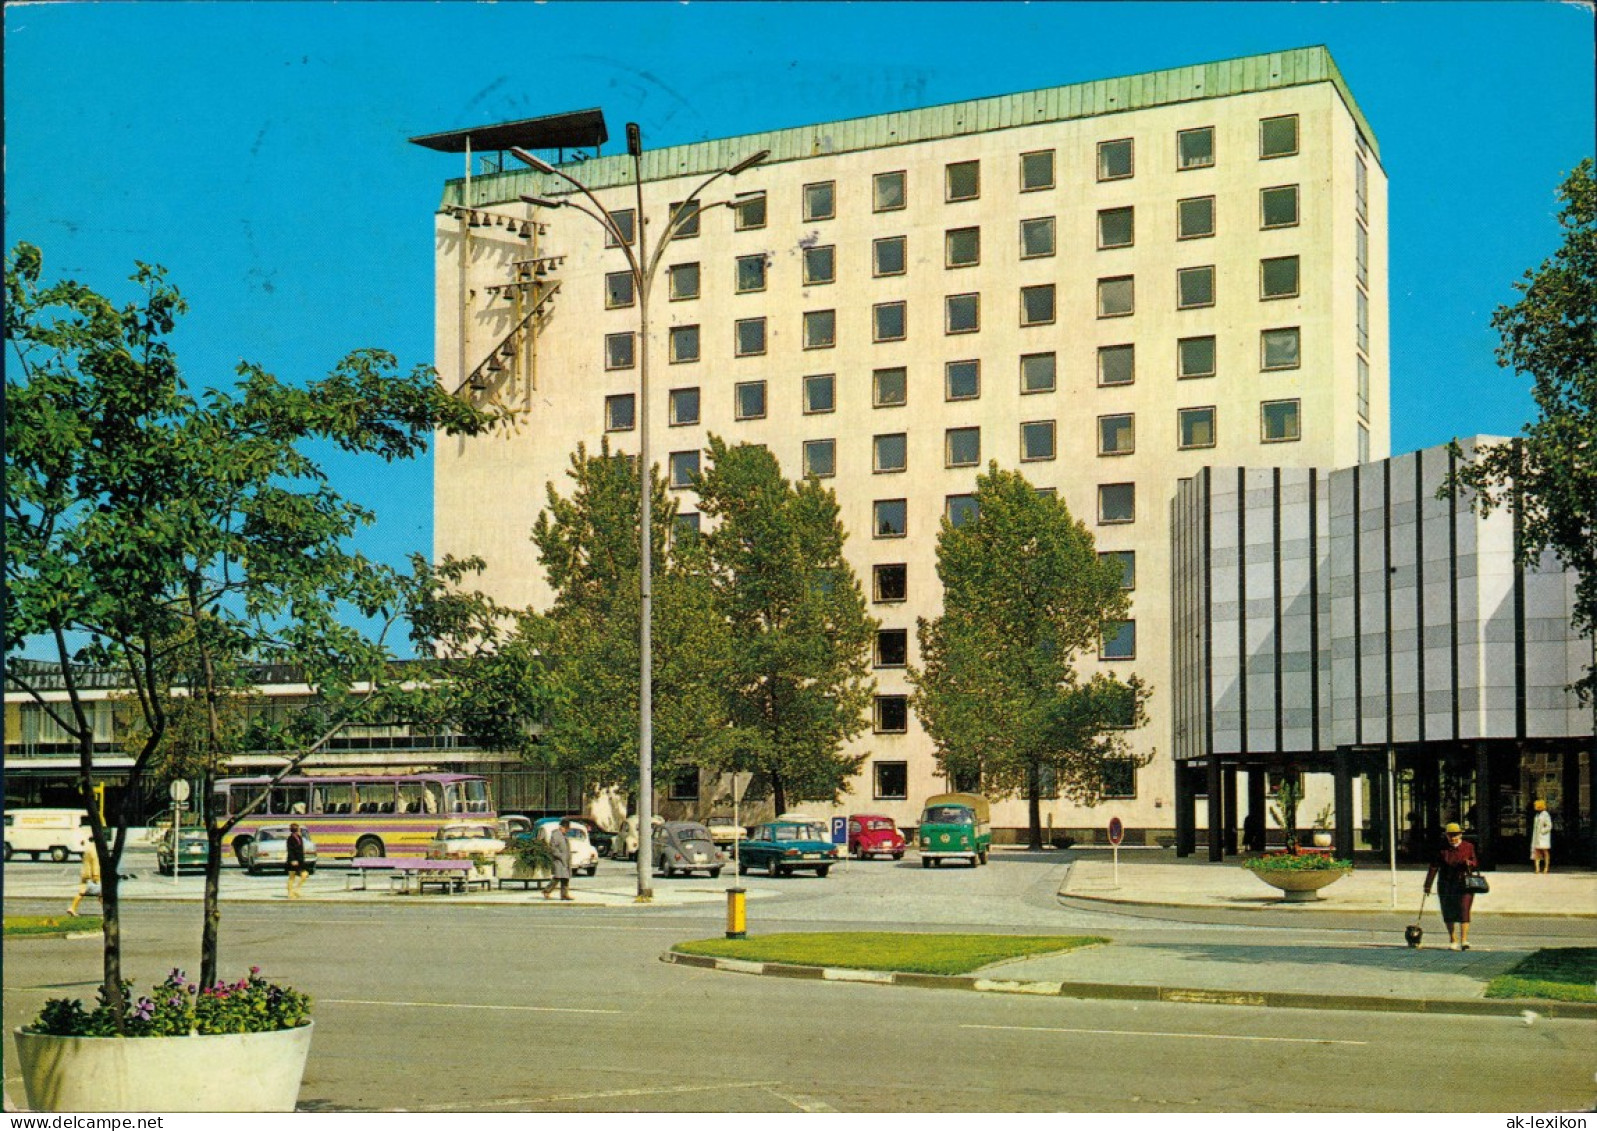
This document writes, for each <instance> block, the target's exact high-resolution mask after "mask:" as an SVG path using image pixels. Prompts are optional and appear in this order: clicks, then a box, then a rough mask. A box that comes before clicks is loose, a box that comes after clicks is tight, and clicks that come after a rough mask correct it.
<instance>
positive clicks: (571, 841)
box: [537, 817, 599, 876]
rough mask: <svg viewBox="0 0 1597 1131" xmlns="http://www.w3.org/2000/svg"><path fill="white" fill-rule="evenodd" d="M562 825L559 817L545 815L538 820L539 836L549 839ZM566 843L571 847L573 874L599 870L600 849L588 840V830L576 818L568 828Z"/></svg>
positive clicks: (590, 872)
mask: <svg viewBox="0 0 1597 1131" xmlns="http://www.w3.org/2000/svg"><path fill="white" fill-rule="evenodd" d="M559 827H560V818H559V817H545V818H544V819H543V820H541V821H539V822H538V825H537V830H538V837H539V839H541V840H548V839H549V838H550V837H551V836H552V835H554V831H555V829H557V828H559ZM566 844H567V845H568V846H569V847H570V848H571V874H572V875H573V876H575V875H576V874H577V873H579V872H580V873H581V874H582V875H584V876H591V875H593V874H594V873H596V872H598V870H599V850H598V849H597V848H595V847H593V844H592V843H591V842H590V841H589V840H588V830H587V829H586V828H585V827H584V826H582V825H579V824H578V823H577V822H576V821H575V820H572V822H571V824H570V825H569V826H567V828H566Z"/></svg>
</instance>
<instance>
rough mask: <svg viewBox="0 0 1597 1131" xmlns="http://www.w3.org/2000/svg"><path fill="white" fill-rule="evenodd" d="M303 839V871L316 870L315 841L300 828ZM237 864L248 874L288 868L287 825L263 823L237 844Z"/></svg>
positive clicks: (282, 870)
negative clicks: (247, 837) (253, 832)
mask: <svg viewBox="0 0 1597 1131" xmlns="http://www.w3.org/2000/svg"><path fill="white" fill-rule="evenodd" d="M299 835H300V836H301V837H302V838H303V839H304V841H305V871H307V872H314V871H316V842H315V841H314V840H312V839H311V834H310V833H308V832H305V831H304V830H303V829H301V830H300V834H299ZM238 862H239V865H240V866H241V867H242V868H243V869H244V870H245V871H246V872H248V873H250V875H252V876H253V875H256V874H258V873H260V872H265V871H268V870H270V871H273V872H286V871H287V870H288V826H287V825H265V826H263V827H262V828H260V829H257V830H256V832H255V835H254V836H253V837H251V838H250V839H249V840H248V841H247V842H245V843H243V844H241V845H239V848H238Z"/></svg>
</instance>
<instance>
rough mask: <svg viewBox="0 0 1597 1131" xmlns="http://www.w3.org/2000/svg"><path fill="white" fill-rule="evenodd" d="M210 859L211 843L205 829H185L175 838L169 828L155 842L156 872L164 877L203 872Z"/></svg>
mask: <svg viewBox="0 0 1597 1131" xmlns="http://www.w3.org/2000/svg"><path fill="white" fill-rule="evenodd" d="M174 839H175V840H176V842H177V843H176V845H175V848H174V843H173V842H174ZM210 858H211V842H210V841H208V840H206V839H205V830H203V829H193V830H192V831H191V830H189V829H184V830H183V831H182V832H180V833H177V834H176V836H175V837H174V833H173V830H172V829H171V828H168V829H167V830H166V834H165V835H164V836H162V837H161V839H160V840H158V841H156V842H155V870H156V871H157V872H160V873H161V875H163V876H170V875H173V874H174V873H175V872H202V871H204V870H205V863H206V861H208V860H209V859H210Z"/></svg>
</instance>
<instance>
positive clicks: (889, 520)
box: [871, 499, 909, 600]
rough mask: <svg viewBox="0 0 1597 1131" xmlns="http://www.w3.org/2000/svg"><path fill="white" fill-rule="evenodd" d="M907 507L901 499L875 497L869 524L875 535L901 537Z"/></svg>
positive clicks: (879, 536)
mask: <svg viewBox="0 0 1597 1131" xmlns="http://www.w3.org/2000/svg"><path fill="white" fill-rule="evenodd" d="M908 509H909V507H908V504H907V503H906V502H905V501H904V500H903V499H877V500H876V502H875V503H874V504H873V507H872V510H873V513H874V521H873V522H872V524H871V529H873V530H874V531H875V532H876V535H875V536H876V537H877V538H902V537H903V536H904V530H905V521H906V517H905V516H906V512H907V511H908ZM882 599H883V600H886V598H882Z"/></svg>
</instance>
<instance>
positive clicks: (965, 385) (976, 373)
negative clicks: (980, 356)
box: [943, 361, 981, 401]
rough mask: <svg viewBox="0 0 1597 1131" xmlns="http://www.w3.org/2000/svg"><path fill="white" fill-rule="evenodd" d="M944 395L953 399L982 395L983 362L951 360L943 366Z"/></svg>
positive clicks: (948, 398) (962, 399)
mask: <svg viewBox="0 0 1597 1131" xmlns="http://www.w3.org/2000/svg"><path fill="white" fill-rule="evenodd" d="M943 396H944V398H945V399H947V400H951V401H969V400H975V399H976V398H977V397H979V396H981V362H979V361H950V362H948V363H947V364H946V365H944V366H943Z"/></svg>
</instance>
